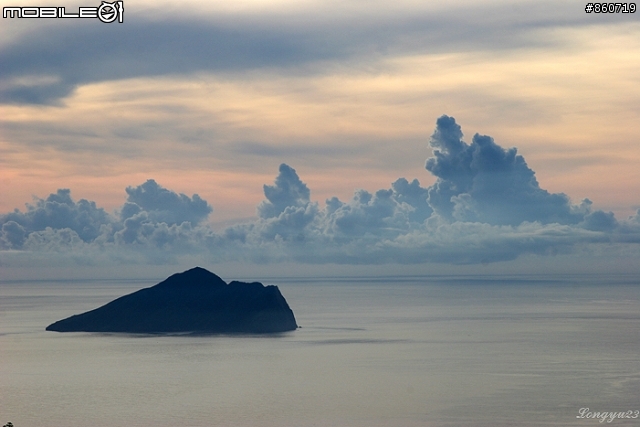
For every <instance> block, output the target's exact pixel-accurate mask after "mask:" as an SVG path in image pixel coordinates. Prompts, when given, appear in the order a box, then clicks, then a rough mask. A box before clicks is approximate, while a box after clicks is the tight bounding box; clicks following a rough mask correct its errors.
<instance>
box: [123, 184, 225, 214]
mask: <svg viewBox="0 0 640 427" xmlns="http://www.w3.org/2000/svg"><path fill="white" fill-rule="evenodd" d="M126 192H127V194H128V195H129V196H128V197H127V203H126V204H125V205H124V206H123V209H122V211H121V216H122V219H125V220H126V219H128V218H129V217H131V216H133V215H136V214H138V213H139V212H140V211H143V210H144V211H145V212H146V213H147V215H148V217H149V219H150V220H151V221H153V222H164V223H167V224H169V225H171V224H180V223H183V222H190V223H192V224H193V225H196V224H198V223H200V222H202V221H203V220H205V219H207V217H208V216H209V214H210V213H211V212H212V211H213V208H212V207H211V206H210V205H209V204H208V203H207V201H206V200H203V199H201V198H200V196H198V195H197V194H194V195H193V196H192V197H189V196H187V195H185V194H182V193H180V194H178V193H175V192H173V191H171V190H167V189H166V188H163V187H161V186H160V185H158V183H156V182H155V181H154V180H153V179H150V180H147V182H145V183H144V184H142V185H139V186H137V187H127V189H126Z"/></svg>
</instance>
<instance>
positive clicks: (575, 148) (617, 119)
mask: <svg viewBox="0 0 640 427" xmlns="http://www.w3.org/2000/svg"><path fill="white" fill-rule="evenodd" d="M2 4H3V6H7V5H11V6H17V5H24V6H66V7H67V9H68V11H73V9H74V8H77V7H78V6H97V5H98V2H95V5H94V3H92V2H90V1H87V2H63V3H60V2H57V3H56V2H51V1H50V0H46V1H37V2H33V1H30V0H26V1H18V2H14V1H12V2H10V3H7V2H6V1H2ZM584 5H585V3H584V2H583V3H578V2H575V1H569V2H567V1H553V2H540V1H519V2H514V1H508V2H507V1H475V2H465V1H460V2H423V1H394V2H389V1H384V2H382V1H380V2H377V1H375V0H373V1H372V0H367V1H359V0H346V1H345V0H342V1H299V0H297V1H259V0H256V1H233V2H226V1H225V2H220V1H213V2H203V1H200V2H194V1H190V2H189V1H187V2H177V3H176V2H164V1H154V2H149V1H136V2H132V1H125V2H124V23H122V24H120V23H111V24H104V23H101V22H100V21H98V20H97V19H83V20H79V19H15V18H14V19H9V18H4V19H2V25H0V225H1V226H2V230H1V234H0V269H4V271H5V273H4V274H8V273H7V272H8V271H9V270H11V271H12V272H14V273H15V272H16V271H23V269H24V268H28V267H30V266H32V265H34V264H38V265H69V266H73V265H123V264H125V265H136V264H137V263H142V264H148V263H151V264H162V263H167V262H178V263H181V262H184V263H189V262H190V261H191V260H192V259H193V260H197V261H198V262H199V263H201V264H205V265H206V264H207V263H208V264H210V265H211V264H215V263H223V262H227V261H229V260H234V261H236V262H240V261H242V260H247V262H249V261H250V262H252V263H258V265H269V264H272V263H274V262H286V263H293V264H298V263H302V265H303V266H304V265H315V266H316V267H317V266H318V265H320V266H321V265H325V264H331V265H334V264H338V265H343V266H344V265H352V264H353V265H360V266H372V265H375V266H380V265H386V264H387V263H391V264H399V265H404V266H411V267H410V268H409V267H406V268H407V270H411V271H414V272H420V271H422V270H420V269H421V268H422V267H421V266H423V265H430V266H431V265H433V266H443V265H446V266H474V265H478V266H486V265H498V264H500V265H507V264H509V263H511V264H510V265H512V266H513V269H514V270H515V271H517V270H518V268H519V267H522V266H526V267H527V268H529V269H530V270H534V271H535V264H536V263H540V265H543V264H544V263H548V262H550V261H549V260H550V259H556V260H557V259H563V260H564V259H565V258H563V257H567V258H566V259H569V260H570V263H575V266H576V267H575V268H576V269H580V268H582V267H581V266H584V265H594V262H593V261H594V260H598V261H599V262H604V261H603V259H609V260H610V262H609V263H608V264H607V263H605V264H606V265H607V266H608V268H614V267H615V268H620V269H622V270H625V269H628V270H633V269H634V268H636V267H635V265H636V264H640V262H638V261H640V251H639V250H638V249H639V245H638V243H639V242H640V215H639V214H637V213H636V210H637V209H638V208H640V168H638V164H639V161H640V24H639V20H638V16H639V12H636V13H634V14H622V13H619V14H595V13H591V14H587V13H585V10H584ZM475 134H478V135H477V136H475V137H474V135H475ZM428 159H430V160H428ZM425 166H426V167H425ZM414 179H417V180H418V181H414ZM67 189H68V190H70V192H69V191H67ZM585 199H588V200H586V201H585ZM15 209H18V211H14V210H15ZM185 259H189V261H184V260H185ZM180 260H182V261H180ZM560 263H561V264H563V265H564V264H566V263H565V261H562V262H560ZM605 264H603V265H605ZM532 265H534V266H533V267H532ZM403 268H404V267H398V269H399V270H402V269H403ZM425 268H426V267H425ZM434 268H436V267H434ZM439 268H440V267H439ZM452 268H453V267H452ZM455 268H456V269H458V268H461V269H463V270H464V268H467V267H455ZM478 268H483V267H478ZM398 269H396V270H394V271H399V270H398ZM302 270H303V269H302ZM302 270H301V271H302ZM455 271H461V270H455ZM465 271H467V270H465ZM14 273H12V274H14Z"/></svg>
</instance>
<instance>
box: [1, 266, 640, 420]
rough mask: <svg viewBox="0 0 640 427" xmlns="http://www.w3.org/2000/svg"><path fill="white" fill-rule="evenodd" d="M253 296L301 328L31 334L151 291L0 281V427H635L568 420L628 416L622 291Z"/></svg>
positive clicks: (622, 281)
mask: <svg viewBox="0 0 640 427" xmlns="http://www.w3.org/2000/svg"><path fill="white" fill-rule="evenodd" d="M263 282H264V283H265V284H277V285H278V286H279V287H280V290H281V291H282V293H283V295H284V296H285V298H286V299H287V301H288V302H289V304H290V306H291V308H292V309H293V311H294V313H295V315H296V319H297V321H298V324H299V325H301V326H302V328H301V329H298V330H297V331H295V332H292V333H287V334H283V335H278V336H270V337H259V336H244V337H227V336H204V337H203V336H199V337H190V336H132V335H118V334H88V333H72V334H60V333H55V332H45V330H44V328H45V327H46V326H47V325H48V324H50V323H52V322H53V321H55V320H59V319H61V318H63V317H67V316H69V315H72V314H76V313H80V312H84V311H86V310H89V309H92V308H95V307H97V306H100V305H102V304H104V303H106V302H108V301H110V300H112V299H114V298H115V297H118V296H121V295H124V294H126V293H130V292H132V291H135V290H137V289H140V288H143V287H148V286H151V285H153V284H155V283H157V281H129V282H126V281H113V282H109V281H93V282H91V281H78V282H72V283H63V282H0V425H2V424H4V423H6V422H8V421H11V422H13V424H14V426H15V427H45V426H46V427H51V426H65V427H75V426H95V427H102V426H105V427H106V426H109V427H113V426H181V427H183V426H224V427H235V426H238V427H252V426H255V427H270V426H281V427H297V426H300V427H305V426H318V427H329V426H331V427H342V426H357V427H364V426H366V427H378V426H394V427H404V426H447V427H449V426H596V425H603V424H605V425H607V424H608V425H615V426H640V416H638V418H635V419H634V418H630V419H615V420H613V421H612V422H611V423H607V422H606V421H605V422H604V423H600V422H599V420H597V419H588V418H577V416H579V415H580V414H579V411H580V409H581V408H589V411H590V412H596V411H599V412H605V411H606V412H611V411H632V412H633V411H640V279H639V278H637V277H614V278H611V277H606V278H605V277H593V276H590V277H586V276H585V277H577V276H573V277H569V276H563V277H553V278H542V279H540V278H535V277H498V278H491V277H484V278H481V279H478V278H475V279H471V278H465V277H458V278H451V277H450V278H443V277H441V278H438V277H410V278H377V279H365V278H361V279H273V280H264V281H263ZM631 416H633V413H631ZM636 416H637V414H636Z"/></svg>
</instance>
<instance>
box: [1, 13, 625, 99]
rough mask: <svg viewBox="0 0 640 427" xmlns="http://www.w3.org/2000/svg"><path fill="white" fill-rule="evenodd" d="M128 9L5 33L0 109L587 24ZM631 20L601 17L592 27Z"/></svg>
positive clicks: (463, 45)
mask: <svg viewBox="0 0 640 427" xmlns="http://www.w3.org/2000/svg"><path fill="white" fill-rule="evenodd" d="M549 7H553V9H554V11H555V12H556V13H554V14H553V15H552V16H550V15H549V14H548V13H546V10H547V8H549ZM336 8H338V10H336ZM183 9H184V10H187V9H189V8H188V7H186V5H185V7H184V8H183ZM128 10H129V11H128V12H127V18H125V23H124V24H123V25H101V24H99V23H96V22H72V23H66V22H65V23H61V25H55V26H53V25H40V26H34V27H33V29H32V30H31V31H22V32H16V33H15V34H11V35H10V36H9V35H7V37H6V38H7V40H8V41H7V42H6V43H4V44H3V45H2V46H1V47H0V63H2V64H3V67H2V69H1V71H0V102H3V103H17V104H20V103H31V104H54V105H55V104H60V101H61V99H63V98H65V97H67V96H69V95H70V94H71V93H72V92H73V90H74V89H75V88H77V87H78V86H79V85H83V84H87V83H94V82H101V81H106V80H119V79H128V78H136V77H141V76H147V77H154V76H167V75H178V74H182V75H192V74H193V73H198V72H212V73H219V74H225V73H226V74H229V73H236V74H237V73H241V72H245V71H253V70H257V69H278V70H280V72H282V73H284V74H289V73H295V74H298V73H322V72H325V71H330V70H332V69H334V67H335V66H336V64H337V63H338V62H340V63H345V61H346V62H356V63H366V64H367V65H368V66H372V65H374V66H375V67H378V66H380V64H379V61H380V58H382V57H393V56H407V55H411V54H422V53H424V52H430V53H437V52H445V51H448V52H451V51H458V52H459V51H478V50H504V49H519V48H523V47H532V46H539V45H540V44H550V43H558V41H557V40H554V39H552V38H551V36H549V37H542V36H541V35H540V34H539V33H537V32H536V31H537V30H539V29H541V28H543V29H544V28H557V27H564V26H577V25H587V24H589V23H590V21H584V19H582V18H580V17H579V16H578V15H576V14H575V10H574V8H573V6H572V5H571V4H570V3H567V4H558V3H557V2H556V3H549V4H547V6H543V4H541V3H540V2H524V3H519V4H518V5H517V6H513V5H512V4H510V3H509V2H506V3H504V4H501V3H497V4H478V5H464V6H454V7H449V8H430V7H416V6H415V5H413V6H409V5H407V4H404V5H403V4H401V3H400V4H398V5H391V6H386V7H379V8H376V7H370V8H368V9H367V11H366V13H362V10H361V9H360V8H358V7H353V5H352V4H348V2H347V4H345V5H337V4H336V3H329V4H323V3H318V4H312V5H311V6H309V7H307V8H305V7H302V8H298V9H297V10H295V11H291V10H287V11H282V10H265V11H263V13H262V14H261V15H256V14H255V13H246V12H245V13H242V12H237V13H230V12H225V13H192V14H179V15H176V14H175V13H172V14H171V16H166V17H162V16H149V15H150V14H153V12H154V11H153V10H152V9H145V10H136V9H128ZM156 12H157V11H156ZM145 16H147V18H145ZM632 19H633V17H632V16H616V17H615V20H614V19H613V17H606V16H602V17H598V20H597V21H594V22H593V23H592V24H597V25H603V23H608V22H612V23H613V22H615V23H617V24H619V23H620V21H621V20H623V21H631V20H632ZM5 21H7V22H8V23H9V24H14V22H13V21H10V20H9V19H6V20H5ZM87 21H93V20H87ZM301 23H304V24H301ZM470 34H472V35H473V37H469V35H470ZM96 46H100V48H99V49H97V48H96ZM24 76H32V77H31V78H30V79H27V80H25V78H24Z"/></svg>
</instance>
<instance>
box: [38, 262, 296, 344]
mask: <svg viewBox="0 0 640 427" xmlns="http://www.w3.org/2000/svg"><path fill="white" fill-rule="evenodd" d="M297 327H298V326H297V324H296V319H295V317H294V315H293V311H292V310H291V308H289V304H287V301H286V300H285V299H284V297H283V296H282V294H281V293H280V290H279V289H278V287H277V286H273V285H269V286H264V285H263V284H262V283H259V282H253V283H245V282H237V281H233V282H230V283H229V284H227V283H226V282H225V281H224V280H222V279H221V278H220V277H218V276H217V275H215V274H213V273H211V272H210V271H208V270H205V269H204V268H200V267H195V268H192V269H191V270H187V271H185V272H182V273H177V274H174V275H172V276H170V277H169V278H167V279H166V280H164V281H162V282H160V283H158V284H157V285H155V286H152V287H150V288H145V289H141V290H139V291H137V292H134V293H132V294H128V295H125V296H122V297H120V298H117V299H115V300H113V301H111V302H110V303H108V304H105V305H103V306H102V307H99V308H96V309H95V310H91V311H88V312H86V313H82V314H77V315H74V316H71V317H68V318H66V319H62V320H59V321H57V322H55V323H52V324H51V325H49V326H47V328H46V329H47V331H56V332H124V333H139V334H172V333H194V334H269V333H279V332H286V331H292V330H295V329H296V328H297Z"/></svg>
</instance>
